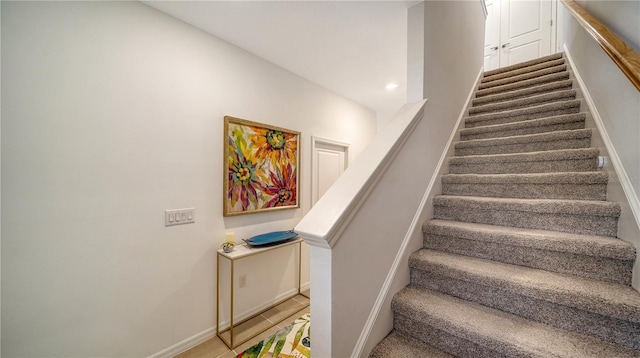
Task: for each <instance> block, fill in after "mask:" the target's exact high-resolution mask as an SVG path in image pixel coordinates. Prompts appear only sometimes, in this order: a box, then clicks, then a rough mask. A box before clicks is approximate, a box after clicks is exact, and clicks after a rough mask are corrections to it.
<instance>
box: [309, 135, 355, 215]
mask: <svg viewBox="0 0 640 358" xmlns="http://www.w3.org/2000/svg"><path fill="white" fill-rule="evenodd" d="M312 141H313V143H312V158H311V163H312V164H311V205H314V204H315V203H316V202H317V201H318V200H319V199H320V197H322V195H323V194H324V193H325V192H326V191H327V189H329V187H330V186H331V185H332V184H333V183H334V182H335V181H336V179H338V177H339V176H340V175H341V174H342V173H343V172H344V171H345V169H346V168H347V165H348V150H349V145H348V144H345V143H340V142H337V141H333V140H329V139H322V138H318V137H312Z"/></svg>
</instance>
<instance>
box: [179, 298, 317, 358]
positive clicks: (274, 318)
mask: <svg viewBox="0 0 640 358" xmlns="http://www.w3.org/2000/svg"><path fill="white" fill-rule="evenodd" d="M303 294H305V295H307V296H309V292H303ZM308 305H309V299H308V298H307V297H305V296H303V295H297V296H294V297H292V298H290V299H288V300H286V301H284V302H282V303H280V304H279V305H277V306H275V307H274V308H272V309H270V310H268V311H266V312H264V313H262V314H260V315H258V316H256V317H254V318H252V319H250V320H248V321H246V322H243V323H242V324H239V325H237V326H236V327H235V329H234V333H235V337H236V338H235V339H236V340H238V341H242V340H244V339H245V338H246V337H248V336H252V335H254V334H255V333H256V332H259V331H262V330H264V329H266V328H269V329H267V330H266V331H264V332H262V333H260V334H258V335H257V336H255V337H254V338H252V339H250V340H249V341H247V342H245V343H243V344H241V345H239V346H237V347H236V348H235V349H233V350H231V349H229V348H228V347H227V346H226V345H225V344H224V342H222V340H220V338H218V337H217V336H216V337H213V338H211V339H209V340H207V341H205V342H203V343H200V344H199V345H197V346H195V347H193V348H191V349H189V350H188V351H186V352H183V353H180V354H178V355H177V356H176V357H175V358H204V357H206V358H232V357H236V356H237V355H238V354H240V353H241V352H243V351H244V350H245V349H247V348H249V347H251V346H252V345H254V344H256V343H258V342H260V341H261V340H263V339H264V338H265V337H268V336H270V335H272V334H273V333H275V332H277V331H278V330H280V329H282V328H284V327H285V326H287V325H288V324H290V323H291V322H293V321H294V320H295V319H296V318H298V317H300V316H302V315H303V314H306V313H309V312H310V308H309V307H308ZM305 306H307V307H305Z"/></svg>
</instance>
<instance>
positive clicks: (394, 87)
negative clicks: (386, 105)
mask: <svg viewBox="0 0 640 358" xmlns="http://www.w3.org/2000/svg"><path fill="white" fill-rule="evenodd" d="M385 88H386V89H388V90H392V89H396V88H398V84H397V83H388V84H387V85H386V86H385Z"/></svg>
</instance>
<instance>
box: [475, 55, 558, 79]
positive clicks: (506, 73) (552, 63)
mask: <svg viewBox="0 0 640 358" xmlns="http://www.w3.org/2000/svg"><path fill="white" fill-rule="evenodd" d="M563 64H564V58H558V59H553V60H549V61H544V62H540V63H536V64H533V65H530V66H526V67H520V68H516V69H512V70H509V71H503V72H500V73H496V74H492V75H488V76H486V75H484V76H483V77H482V79H481V80H480V83H488V82H492V81H496V80H500V79H503V78H508V77H513V76H515V75H518V74H521V73H526V72H534V71H537V70H541V69H544V68H548V67H554V66H558V65H563Z"/></svg>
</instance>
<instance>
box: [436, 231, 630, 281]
mask: <svg viewBox="0 0 640 358" xmlns="http://www.w3.org/2000/svg"><path fill="white" fill-rule="evenodd" d="M478 235H480V234H478ZM424 248H427V249H433V250H439V251H445V252H451V253H454V254H459V255H465V256H471V257H478V258H482V259H488V260H493V261H499V262H504V263H507V264H512V265H520V266H526V267H532V268H536V269H542V270H547V271H552V272H558V273H563V274H570V275H574V276H579V277H586V278H591V279H596V280H600V281H606V282H613V283H618V284H623V285H631V278H632V270H633V263H634V261H633V260H629V261H625V260H616V259H609V258H603V257H595V256H587V255H577V254H573V253H569V252H560V251H551V250H543V249H537V248H531V247H524V246H515V245H507V244H504V243H495V242H489V241H482V240H467V239H463V238H459V237H453V236H444V235H434V234H425V235H424Z"/></svg>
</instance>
